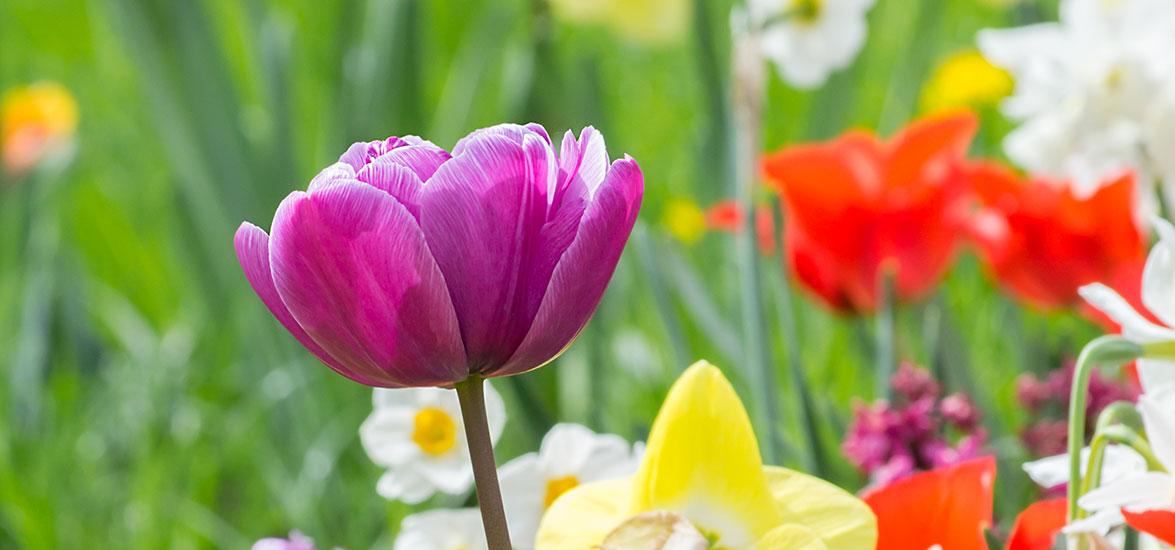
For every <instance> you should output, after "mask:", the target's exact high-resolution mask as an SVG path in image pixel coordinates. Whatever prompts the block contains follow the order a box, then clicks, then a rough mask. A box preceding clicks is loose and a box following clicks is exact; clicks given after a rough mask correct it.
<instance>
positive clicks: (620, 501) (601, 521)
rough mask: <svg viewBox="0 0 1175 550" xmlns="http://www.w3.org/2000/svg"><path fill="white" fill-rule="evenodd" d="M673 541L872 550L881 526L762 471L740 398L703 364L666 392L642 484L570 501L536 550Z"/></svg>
mask: <svg viewBox="0 0 1175 550" xmlns="http://www.w3.org/2000/svg"><path fill="white" fill-rule="evenodd" d="M653 512H655V514H653ZM683 524H684V527H683ZM691 527H692V528H691ZM671 534H672V535H674V536H677V537H682V538H685V539H686V540H694V539H696V538H697V537H699V536H700V537H702V538H704V540H706V541H708V543H709V547H711V548H729V549H738V548H748V549H750V548H754V549H768V548H771V549H776V548H789V549H790V548H812V549H819V548H846V549H856V548H873V547H874V545H875V544H876V542H877V521H876V519H875V518H874V516H873V513H872V512H871V511H870V510H869V507H868V506H866V505H865V503H864V502H862V501H860V500H858V499H857V498H856V497H854V496H852V495H850V494H849V493H846V492H845V491H843V490H841V489H839V488H837V487H836V486H834V485H832V484H830V483H828V482H825V481H823V480H820V479H817V478H814V477H811V476H808V475H805V474H801V473H799V472H795V471H792V470H787V469H784V468H778V467H774V466H764V465H763V464H762V462H761V459H760V457H759V444H758V442H757V441H756V439H755V435H754V431H753V430H752V428H751V422H750V419H749V418H748V417H747V412H746V410H745V409H744V408H743V404H742V402H741V401H739V399H738V395H736V394H735V392H734V388H733V387H731V385H730V382H728V381H727V380H726V378H725V377H723V376H722V373H721V372H720V371H719V370H718V369H717V368H716V367H714V366H713V365H710V364H709V363H706V362H705V361H700V362H698V363H696V364H694V365H693V366H692V367H690V368H689V369H688V370H687V371H686V372H685V373H684V374H683V375H682V376H681V378H680V379H679V380H678V381H677V382H676V383H675V384H674V385H673V388H672V389H670V390H669V395H668V396H667V397H666V398H665V403H664V404H663V405H662V406H661V412H660V413H658V414H657V419H656V420H655V421H654V422H653V429H652V432H651V434H650V436H649V443H648V448H647V451H646V453H645V456H644V458H643V460H642V462H641V467H640V469H639V470H638V471H637V473H636V475H634V476H630V477H626V478H620V479H614V480H609V481H602V482H596V483H588V484H585V485H581V486H579V487H576V488H575V489H572V490H570V491H568V492H567V493H565V494H564V495H563V496H561V497H560V498H559V499H558V500H556V501H555V503H554V505H552V506H551V508H550V509H549V510H548V511H547V514H546V515H545V516H544V517H543V521H542V524H541V525H540V527H539V534H538V537H537V540H536V548H537V550H573V549H574V550H579V549H583V548H601V547H603V548H607V547H609V546H611V544H607V543H611V542H612V541H630V540H643V541H658V543H659V542H660V541H663V540H666V539H668V538H670V535H671ZM652 547H654V548H655V547H658V546H652Z"/></svg>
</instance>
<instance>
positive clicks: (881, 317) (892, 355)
mask: <svg viewBox="0 0 1175 550" xmlns="http://www.w3.org/2000/svg"><path fill="white" fill-rule="evenodd" d="M894 275H895V273H894V271H893V270H892V269H890V266H889V264H888V263H883V264H882V266H881V269H880V272H879V276H878V281H877V284H878V289H877V290H878V292H877V302H878V303H877V319H876V323H877V327H876V330H877V348H876V352H877V389H876V391H877V396H878V397H880V398H882V399H887V400H888V399H890V398H891V397H892V395H890V393H891V392H890V389H891V388H890V383H889V379H890V378H891V377H892V376H893V373H894V369H895V363H896V358H897V346H895V345H894V339H895V335H894V313H895V312H894V285H895V283H896V281H895V279H896V277H895V276H894Z"/></svg>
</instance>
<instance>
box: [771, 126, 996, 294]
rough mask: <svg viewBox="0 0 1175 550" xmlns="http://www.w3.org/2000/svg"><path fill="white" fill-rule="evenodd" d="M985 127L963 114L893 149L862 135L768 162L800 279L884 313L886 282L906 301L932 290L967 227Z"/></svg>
mask: <svg viewBox="0 0 1175 550" xmlns="http://www.w3.org/2000/svg"><path fill="white" fill-rule="evenodd" d="M976 124H977V123H976V119H975V117H974V116H973V115H971V114H967V113H963V114H954V115H950V116H936V117H931V118H927V119H924V120H921V121H918V122H915V123H913V124H911V125H910V126H908V127H907V128H905V129H903V130H902V131H901V132H899V133H898V134H897V135H895V136H894V137H893V138H891V139H890V140H889V141H888V142H883V141H881V140H879V139H878V138H877V137H876V136H874V135H872V134H869V133H866V132H860V131H854V132H849V133H847V134H845V135H843V136H841V137H839V138H837V139H834V140H832V141H830V142H825V143H816V144H805V145H797V146H793V147H788V148H785V149H783V150H781V151H779V152H776V153H773V154H771V155H769V156H768V157H767V158H766V159H765V160H764V162H763V168H764V171H765V172H766V176H767V178H768V179H769V181H770V183H771V185H772V186H774V187H775V188H776V189H777V190H778V191H779V192H780V194H781V195H782V196H783V200H784V203H785V209H786V213H787V216H786V217H787V225H786V227H785V233H786V235H785V243H784V244H785V247H786V256H787V263H788V266H789V267H790V269H791V271H792V272H793V273H794V275H795V276H796V277H797V278H798V279H799V280H800V282H801V283H803V285H804V286H805V287H807V288H808V290H810V291H811V292H812V293H814V294H815V295H817V296H818V297H820V298H821V299H822V300H823V301H824V302H825V303H827V304H828V305H829V306H831V307H833V308H835V309H838V310H842V311H856V312H865V311H870V310H872V309H874V308H875V307H876V306H877V291H878V286H879V285H878V280H879V275H880V274H881V273H882V270H883V269H889V270H892V271H893V274H894V276H895V277H896V279H895V282H896V291H897V295H898V297H899V298H905V299H909V298H917V297H919V296H922V295H924V294H925V293H926V292H928V291H930V290H931V289H932V288H933V287H934V286H935V285H936V284H937V283H938V282H939V280H940V279H941V278H942V276H943V274H944V273H945V272H946V270H947V268H948V267H949V266H950V264H951V260H952V259H953V258H954V253H955V250H956V248H957V245H958V243H959V240H960V239H959V235H960V234H961V233H962V231H961V230H962V229H963V228H964V227H965V218H966V205H967V183H966V178H964V177H963V171H962V168H963V166H962V161H963V156H964V154H965V153H966V151H967V146H968V144H969V143H970V142H971V137H972V136H973V135H974V134H975V129H976Z"/></svg>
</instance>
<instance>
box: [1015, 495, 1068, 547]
mask: <svg viewBox="0 0 1175 550" xmlns="http://www.w3.org/2000/svg"><path fill="white" fill-rule="evenodd" d="M1066 504H1067V503H1066V500H1065V497H1060V498H1054V499H1050V500H1042V501H1040V502H1035V503H1033V504H1032V505H1031V506H1029V507H1027V508H1025V509H1024V511H1023V512H1020V515H1019V516H1016V524H1015V525H1014V526H1013V527H1012V536H1011V537H1010V538H1009V539H1008V550H1050V549H1051V548H1052V547H1053V542H1055V540H1056V538H1057V535H1058V534H1060V532H1061V528H1062V527H1064V526H1065V507H1066Z"/></svg>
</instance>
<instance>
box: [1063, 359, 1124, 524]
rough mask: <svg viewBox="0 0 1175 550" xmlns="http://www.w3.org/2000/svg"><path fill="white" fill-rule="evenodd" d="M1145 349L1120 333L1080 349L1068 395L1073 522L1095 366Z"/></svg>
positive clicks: (1070, 515)
mask: <svg viewBox="0 0 1175 550" xmlns="http://www.w3.org/2000/svg"><path fill="white" fill-rule="evenodd" d="M1141 354H1142V348H1140V347H1139V346H1138V344H1135V343H1133V342H1131V341H1129V340H1126V339H1125V338H1122V337H1121V336H1102V337H1100V338H1097V339H1095V340H1094V341H1092V342H1090V343H1089V344H1087V345H1086V346H1085V348H1084V349H1082V350H1081V355H1079V356H1078V357H1077V365H1076V367H1075V368H1074V372H1073V388H1072V391H1071V393H1070V396H1069V438H1068V447H1069V491H1068V493H1069V494H1068V502H1067V504H1068V505H1067V506H1066V515H1065V517H1066V518H1068V520H1069V521H1070V522H1072V521H1073V520H1075V519H1077V518H1078V517H1079V515H1080V509H1079V508H1078V507H1077V498H1078V497H1080V496H1081V494H1080V493H1079V489H1080V487H1081V481H1082V478H1081V447H1082V444H1084V443H1085V405H1086V398H1087V397H1088V394H1089V377H1090V376H1091V375H1092V374H1093V369H1094V367H1095V366H1097V365H1098V364H1099V363H1100V364H1107V365H1108V364H1118V363H1122V362H1124V361H1129V360H1131V359H1134V358H1137V357H1138V356H1140V355H1141Z"/></svg>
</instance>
